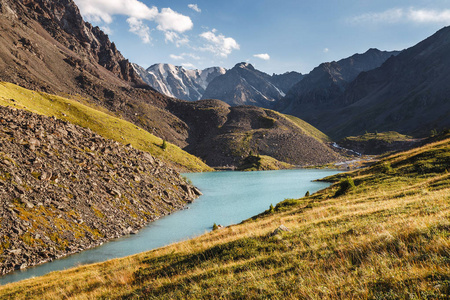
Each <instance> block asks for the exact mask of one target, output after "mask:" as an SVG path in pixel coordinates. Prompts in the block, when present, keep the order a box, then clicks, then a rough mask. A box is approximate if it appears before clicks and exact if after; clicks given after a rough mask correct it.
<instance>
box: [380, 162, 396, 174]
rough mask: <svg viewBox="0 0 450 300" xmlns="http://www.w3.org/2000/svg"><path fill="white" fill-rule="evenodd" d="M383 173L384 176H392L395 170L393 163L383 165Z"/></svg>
mask: <svg viewBox="0 0 450 300" xmlns="http://www.w3.org/2000/svg"><path fill="white" fill-rule="evenodd" d="M381 172H383V173H384V174H391V173H393V172H394V170H393V169H392V166H391V163H389V162H385V163H384V164H382V165H381Z"/></svg>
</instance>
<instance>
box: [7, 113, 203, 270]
mask: <svg viewBox="0 0 450 300" xmlns="http://www.w3.org/2000/svg"><path fill="white" fill-rule="evenodd" d="M199 194H200V192H199V191H198V190H197V189H196V188H194V187H193V186H191V185H190V184H188V183H186V182H185V181H184V180H183V179H182V178H181V177H180V175H179V174H178V173H176V172H175V171H174V170H172V169H170V168H168V167H167V166H166V165H165V164H164V163H163V162H162V161H160V160H158V159H155V158H153V157H152V156H151V155H150V154H149V153H146V152H142V151H138V150H136V149H133V148H132V147H131V146H123V145H120V144H119V143H117V142H113V141H110V140H106V139H104V138H102V137H100V136H99V135H97V134H95V133H93V132H92V131H90V130H88V129H84V128H81V127H78V126H75V125H73V124H70V123H67V122H64V121H60V120H56V119H54V118H48V117H44V116H40V115H36V114H32V113H29V112H26V111H22V110H16V109H11V108H5V107H1V106H0V215H1V219H0V274H5V273H7V272H10V271H12V270H14V269H19V268H21V269H23V268H26V267H28V266H32V265H35V264H39V263H42V262H45V261H49V260H52V259H54V258H57V257H60V256H64V255H66V254H69V253H74V252H78V251H81V250H84V249H87V248H90V247H93V246H96V245H99V244H101V243H103V242H105V241H107V240H109V239H112V238H117V237H119V236H122V235H124V234H129V233H133V232H135V231H136V230H138V229H140V228H141V227H143V226H144V225H145V224H147V223H148V222H150V221H152V220H155V219H157V218H159V217H160V216H163V215H166V214H168V213H170V212H172V211H174V210H177V209H181V208H183V207H184V206H185V205H186V204H187V203H189V202H191V201H192V200H193V199H194V198H196V197H197V196H198V195H199Z"/></svg>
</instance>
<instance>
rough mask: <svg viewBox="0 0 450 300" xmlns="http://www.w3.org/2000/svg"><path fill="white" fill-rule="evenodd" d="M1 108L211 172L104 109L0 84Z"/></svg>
mask: <svg viewBox="0 0 450 300" xmlns="http://www.w3.org/2000/svg"><path fill="white" fill-rule="evenodd" d="M0 105H3V106H12V107H16V108H19V109H26V110H29V111H31V112H34V113H38V114H41V115H46V116H50V117H51V116H54V117H56V118H58V119H62V120H66V121H68V122H71V123H73V124H77V125H79V126H82V127H85V128H90V129H91V130H92V131H94V132H96V133H97V134H99V135H101V136H103V137H105V138H108V139H112V140H115V141H118V142H120V143H122V144H131V145H132V146H133V147H135V148H136V149H140V150H143V151H147V152H150V153H151V154H152V155H154V156H155V157H158V158H162V159H164V160H165V161H168V162H172V163H173V164H174V165H175V166H177V167H179V168H181V169H183V170H189V171H211V170H212V169H211V168H210V167H209V166H207V165H206V164H205V163H204V162H202V161H201V160H200V159H199V158H197V157H195V156H193V155H190V154H189V153H187V152H185V151H183V150H181V149H180V148H179V147H177V146H175V145H172V144H170V143H167V148H166V149H162V147H161V146H162V143H163V141H162V140H161V139H160V138H158V137H156V136H154V135H152V134H150V133H149V132H147V131H145V130H143V129H142V128H139V127H137V126H136V125H134V124H132V123H130V122H127V121H125V120H123V119H120V118H118V117H115V116H113V115H112V114H111V113H108V112H107V111H105V110H104V109H102V108H99V107H93V106H88V105H87V103H86V104H82V103H80V102H79V101H74V100H70V99H67V98H63V97H59V96H54V95H49V94H46V93H41V92H34V91H30V90H27V89H24V88H21V87H19V86H17V85H14V84H11V83H5V82H0Z"/></svg>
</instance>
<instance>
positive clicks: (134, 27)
mask: <svg viewBox="0 0 450 300" xmlns="http://www.w3.org/2000/svg"><path fill="white" fill-rule="evenodd" d="M127 23H128V25H130V32H132V33H135V34H137V35H138V36H139V37H140V38H141V40H142V42H143V43H144V44H148V43H150V41H151V38H150V28H149V27H148V26H147V25H145V24H144V23H143V22H142V20H139V19H136V18H134V17H131V18H128V19H127Z"/></svg>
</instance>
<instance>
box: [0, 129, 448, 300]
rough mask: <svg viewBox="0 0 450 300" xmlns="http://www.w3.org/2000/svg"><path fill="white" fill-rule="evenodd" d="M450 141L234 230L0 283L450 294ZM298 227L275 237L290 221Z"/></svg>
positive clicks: (140, 290)
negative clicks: (65, 269)
mask: <svg viewBox="0 0 450 300" xmlns="http://www.w3.org/2000/svg"><path fill="white" fill-rule="evenodd" d="M449 169H450V136H447V137H446V139H444V140H441V141H439V142H435V143H433V144H429V145H426V146H424V147H421V148H418V149H413V150H410V151H408V152H405V153H401V154H396V155H394V156H390V157H387V158H385V159H383V160H381V161H379V162H377V163H376V164H375V165H373V166H371V167H370V168H368V169H363V170H357V171H354V172H352V173H347V174H339V175H337V176H334V177H331V178H328V180H332V181H335V182H336V184H334V185H333V186H331V187H330V188H328V189H325V190H323V191H320V192H318V193H316V194H314V195H311V196H309V197H304V198H301V199H298V200H292V199H291V200H285V201H283V202H281V203H279V204H278V205H277V206H276V207H275V209H273V210H272V211H270V210H268V211H266V212H265V213H262V214H261V215H260V216H257V217H255V218H253V219H251V220H248V221H246V222H244V223H243V224H239V225H236V226H230V227H228V228H225V229H221V230H217V231H214V232H211V233H209V234H206V235H203V236H201V237H198V238H196V239H193V240H189V241H186V242H182V243H178V244H175V245H171V246H168V247H165V248H161V249H158V250H155V251H151V252H147V253H143V254H139V255H135V256H132V257H127V258H123V259H118V260H114V261H109V262H106V263H101V264H96V265H91V266H83V267H80V268H77V269H72V270H67V271H64V272H55V273H52V274H49V275H48V276H44V277H40V278H34V279H30V280H26V281H23V282H20V283H15V284H10V285H6V286H2V287H0V295H2V297H3V298H17V299H25V298H26V299H29V298H35V299H41V298H66V297H73V298H76V299H88V298H110V297H113V298H115V297H117V298H124V299H139V298H145V299H153V298H162V299H177V298H178V299H179V298H184V299H199V298H229V299H244V298H245V299H249V298H254V299H267V298H272V299H290V298H291V299H293V298H295V299H298V298H301V299H448V295H449V294H450V205H449V204H450V173H449ZM282 224H283V225H285V226H286V227H287V228H289V230H290V231H285V232H283V231H281V232H280V233H278V234H275V235H272V233H273V232H274V230H275V229H276V228H278V227H279V226H280V225H282Z"/></svg>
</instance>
